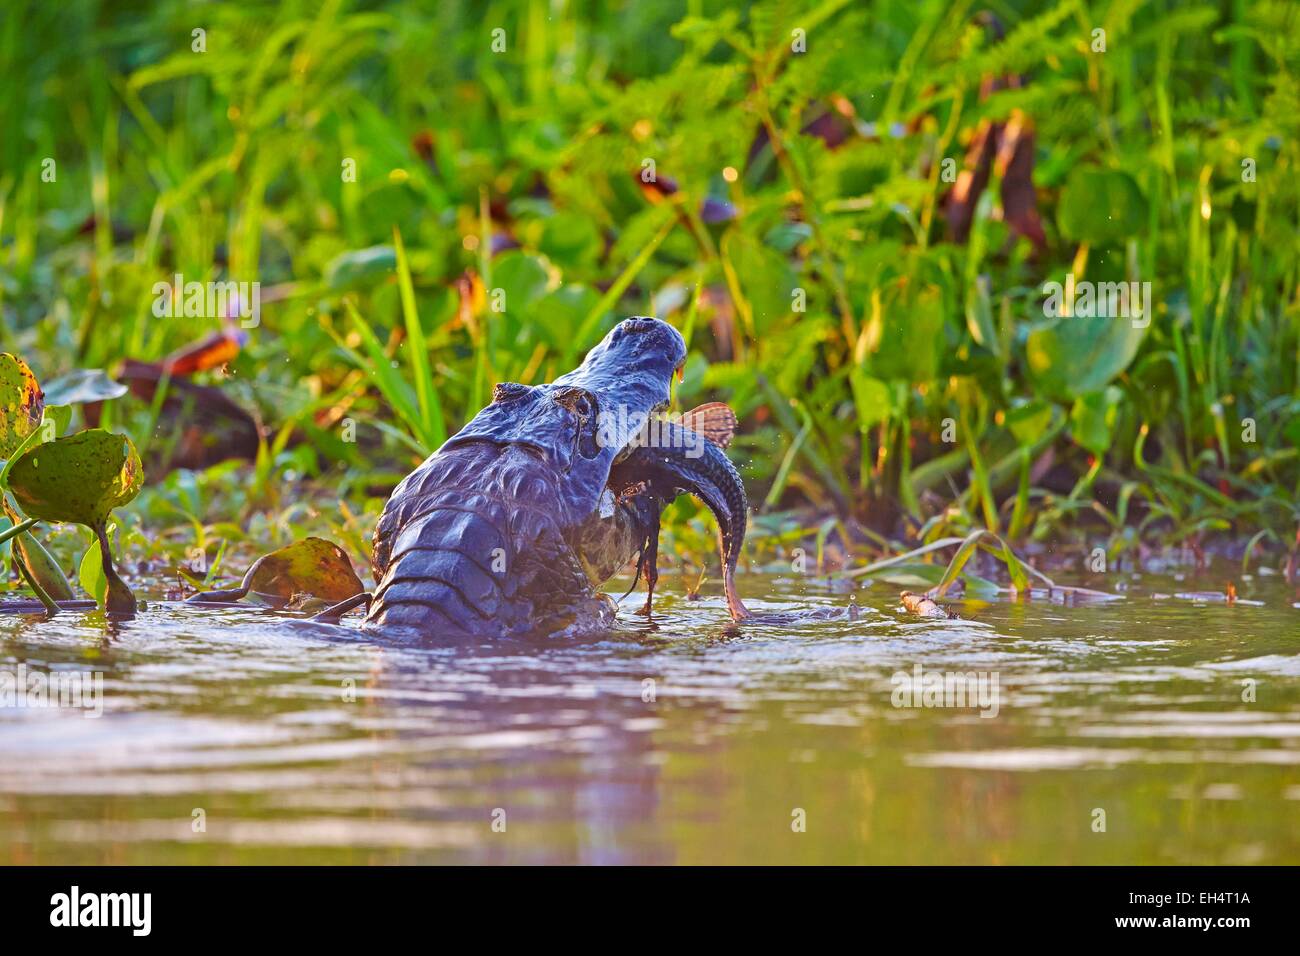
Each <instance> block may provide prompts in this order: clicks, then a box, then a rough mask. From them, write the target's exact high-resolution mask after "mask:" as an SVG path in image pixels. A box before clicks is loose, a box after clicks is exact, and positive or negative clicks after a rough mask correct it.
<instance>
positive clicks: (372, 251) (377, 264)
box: [325, 246, 397, 292]
mask: <svg viewBox="0 0 1300 956" xmlns="http://www.w3.org/2000/svg"><path fill="white" fill-rule="evenodd" d="M396 269H397V250H395V249H394V248H393V247H392V246H371V247H370V248H368V249H354V250H352V251H350V252H345V253H342V254H341V255H339V256H336V257H335V258H334V259H333V260H332V261H331V262H330V264H329V265H328V266H326V267H325V284H326V285H327V286H328V287H329V289H330V291H332V292H343V291H346V290H347V289H350V288H353V287H355V286H361V285H370V284H374V283H377V282H379V281H381V280H383V279H386V278H388V277H389V276H391V275H393V274H394V273H395V271H396Z"/></svg>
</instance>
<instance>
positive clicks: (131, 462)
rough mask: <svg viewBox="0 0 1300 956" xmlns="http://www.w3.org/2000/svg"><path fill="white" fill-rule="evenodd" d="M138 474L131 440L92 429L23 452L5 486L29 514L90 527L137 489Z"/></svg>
mask: <svg viewBox="0 0 1300 956" xmlns="http://www.w3.org/2000/svg"><path fill="white" fill-rule="evenodd" d="M142 477H143V476H142V473H141V466H140V456H139V455H137V454H136V451H135V446H134V445H133V444H131V439H129V438H127V437H126V436H125V435H115V434H113V433H112V432H107V431H104V430H103V429H99V428H94V429H90V430H88V431H84V432H78V433H77V434H75V435H70V436H68V437H66V438H56V439H55V440H54V441H52V442H46V443H45V444H43V445H37V446H36V447H35V448H33V449H30V450H29V451H27V452H26V453H25V454H24V455H23V456H22V457H21V458H19V459H18V460H17V461H15V462H14V465H13V468H12V469H11V470H10V472H9V488H10V490H11V491H12V492H13V495H14V497H15V498H16V499H17V500H18V504H19V505H20V506H21V507H22V509H23V511H24V512H26V513H27V514H28V515H30V516H32V517H33V518H40V519H41V520H43V521H75V522H77V523H78V524H84V525H86V526H87V527H89V528H95V527H97V526H99V525H102V524H103V522H104V520H105V519H106V518H107V517H108V514H109V512H110V511H112V510H113V509H114V508H117V507H120V506H121V505H124V504H126V503H127V502H129V501H130V500H131V499H133V498H134V497H135V496H136V495H137V494H138V493H139V491H140V485H141V481H142Z"/></svg>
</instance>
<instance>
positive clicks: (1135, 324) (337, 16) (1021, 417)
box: [0, 0, 1300, 570]
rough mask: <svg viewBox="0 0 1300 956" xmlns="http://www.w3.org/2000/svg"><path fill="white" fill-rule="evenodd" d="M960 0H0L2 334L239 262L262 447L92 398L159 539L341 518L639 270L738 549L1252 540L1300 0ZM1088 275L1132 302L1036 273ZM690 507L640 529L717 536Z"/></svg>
mask: <svg viewBox="0 0 1300 956" xmlns="http://www.w3.org/2000/svg"><path fill="white" fill-rule="evenodd" d="M987 7H988V10H989V11H991V14H990V13H989V12H987V11H985V8H984V7H983V6H980V5H975V4H970V3H963V2H947V0H945V2H916V3H912V2H908V3H899V2H858V3H849V2H843V0H829V2H821V3H818V2H808V3H797V2H788V3H774V2H762V3H757V4H753V5H740V4H736V5H728V4H718V3H707V2H683V3H630V2H629V3H614V4H607V5H604V4H579V3H571V4H563V3H548V2H543V0H498V2H492V3H488V4H486V5H484V6H482V7H478V6H477V5H460V4H423V3H403V2H398V3H387V4H379V3H344V2H324V3H307V2H285V3H280V2H268V3H239V4H220V5H218V4H205V5H198V6H196V5H193V4H191V3H187V2H181V0H171V2H158V3H154V4H150V5H149V6H148V8H147V9H141V8H139V7H137V6H135V5H128V4H120V5H119V4H113V3H94V2H84V3H72V4H68V5H64V4H49V3H35V2H26V0H18V2H16V3H10V4H8V5H7V6H6V12H5V14H4V18H3V22H2V23H3V25H2V26H0V63H3V73H4V77H5V83H4V84H3V86H0V351H9V352H14V353H17V354H20V355H22V356H24V357H25V358H26V359H27V361H28V362H29V364H30V365H31V366H32V368H33V369H34V370H35V372H36V374H37V375H38V377H39V378H40V379H41V381H42V382H46V381H49V380H53V379H54V378H55V377H56V376H58V375H60V374H61V373H65V372H67V371H69V370H72V369H77V368H104V369H108V370H110V371H111V372H114V373H117V372H118V371H120V368H121V363H122V362H123V361H124V360H126V359H134V360H137V361H156V360H158V359H161V358H162V357H163V356H166V355H168V354H169V353H171V352H173V351H174V350H176V349H178V348H180V347H183V346H185V345H186V344H187V343H190V342H193V341H195V340H196V339H200V338H202V337H203V336H204V335H206V334H209V333H213V332H217V331H219V330H220V329H221V328H222V325H223V324H222V320H221V318H220V317H219V316H215V315H213V316H209V317H207V318H176V317H170V316H164V317H159V316H157V315H156V314H155V311H154V308H153V306H154V302H155V298H156V295H155V292H154V291H153V289H154V285H155V283H158V282H160V281H161V282H170V281H171V280H172V277H173V276H174V275H176V274H180V275H182V276H184V279H185V281H194V280H197V281H210V280H225V279H231V280H236V281H247V282H253V281H256V282H259V283H260V284H261V301H262V311H261V316H260V324H258V325H257V326H256V327H254V328H249V329H247V330H246V335H247V339H246V341H245V342H244V343H243V347H242V349H241V350H240V351H239V353H238V354H237V355H236V356H234V357H233V358H232V359H231V361H230V362H229V365H228V366H227V367H226V368H225V369H224V370H222V369H220V368H217V369H210V370H207V371H203V372H201V373H200V374H199V377H198V380H199V381H200V382H201V383H206V384H209V385H214V386H216V387H219V388H220V389H221V391H222V392H223V393H224V394H225V395H227V396H228V397H230V398H232V399H233V400H234V401H235V402H237V403H239V404H241V405H243V406H244V407H245V408H247V409H249V410H250V411H253V412H254V414H255V417H256V418H257V420H258V422H259V424H260V425H261V430H262V437H261V440H260V447H258V448H255V455H254V457H255V459H256V460H255V461H254V462H252V463H251V464H249V463H239V462H226V463H224V464H218V465H215V466H214V467H211V468H208V469H206V470H200V471H197V472H191V471H173V472H171V473H170V474H168V475H166V476H165V477H164V476H162V475H161V474H160V471H161V469H159V468H157V467H156V466H157V463H158V462H159V461H161V460H162V456H163V455H164V452H165V449H163V450H160V447H159V446H160V444H164V443H167V442H170V441H174V438H175V433H176V432H177V431H183V430H184V427H185V422H184V421H180V422H176V421H170V420H169V419H171V418H176V417H180V416H183V415H184V414H185V410H184V409H183V408H182V409H181V410H180V411H178V412H176V413H175V414H172V413H169V412H168V407H167V406H166V404H165V402H164V401H163V398H162V396H163V395H164V394H165V392H166V383H165V382H164V383H163V385H164V387H163V389H162V390H161V391H159V392H156V393H154V394H153V397H152V399H151V400H148V401H146V400H141V399H140V398H139V397H125V398H121V399H118V400H116V401H114V402H110V403H107V404H105V405H104V407H103V410H102V414H101V418H102V420H103V421H102V423H103V424H104V426H105V427H112V428H114V429H116V430H118V431H122V432H125V433H127V434H128V435H130V436H131V437H132V438H133V439H134V441H135V443H136V445H137V446H138V447H139V449H140V451H141V454H142V456H143V458H144V460H145V469H146V474H149V472H150V471H151V470H152V472H153V474H150V475H149V477H150V478H151V479H152V480H153V483H152V484H151V485H150V486H149V487H147V488H146V490H145V491H144V492H143V493H142V494H141V495H140V497H139V498H138V499H137V501H136V502H134V503H133V504H132V505H131V506H129V507H127V508H125V509H123V510H122V514H121V515H120V516H119V521H121V522H123V523H124V524H125V525H128V526H129V528H128V529H126V530H125V531H124V533H123V539H124V543H125V542H130V543H133V544H134V546H136V547H137V548H140V549H143V550H142V551H141V552H140V553H142V554H150V553H153V554H156V555H158V556H159V557H160V558H164V559H166V557H167V556H168V555H171V556H172V557H173V558H174V557H175V555H176V554H178V553H179V552H180V551H188V550H190V549H193V548H199V549H206V553H207V557H208V560H211V559H212V557H213V555H214V554H216V553H217V552H218V548H219V547H220V546H221V544H220V543H221V542H222V541H225V542H240V541H247V542H249V545H250V546H254V545H255V546H256V547H255V548H254V550H266V547H265V546H266V545H268V544H278V543H284V542H285V541H287V540H289V539H291V538H294V537H299V536H301V535H302V534H303V533H305V532H306V531H308V530H318V531H321V532H322V533H325V534H327V536H329V537H332V538H334V539H336V540H339V541H341V542H343V543H345V544H346V545H347V546H348V548H349V549H350V550H352V551H353V553H354V554H356V555H358V556H360V555H362V554H364V553H366V551H367V541H368V537H369V534H370V530H371V528H372V526H373V517H374V515H375V514H376V513H377V511H378V508H379V507H380V506H381V505H382V502H383V500H384V497H385V496H386V494H387V490H388V489H389V488H390V487H391V485H392V484H393V483H394V482H395V481H396V480H397V479H398V478H399V477H400V476H401V475H402V474H404V473H405V472H406V471H408V470H409V469H410V467H411V466H412V465H413V464H414V463H415V462H417V461H418V460H419V459H420V458H421V457H422V456H423V455H424V454H426V453H427V452H428V451H429V450H431V449H432V448H435V447H437V445H438V444H439V443H440V442H441V441H442V440H443V438H444V437H445V436H446V435H447V434H449V433H450V432H452V431H454V430H455V429H456V428H457V427H458V426H459V424H460V423H461V422H463V421H464V420H466V418H467V417H468V416H470V415H472V414H473V413H474V412H475V411H476V410H477V409H478V408H479V407H481V405H482V404H484V402H485V401H486V400H487V397H488V395H489V392H490V390H491V387H492V385H493V383H494V382H497V381H504V380H514V381H522V382H538V381H545V380H548V379H549V378H551V377H553V376H554V375H556V374H558V373H560V372H562V371H564V370H566V369H568V368H569V367H571V366H572V365H573V363H574V362H575V361H576V360H577V359H578V358H579V357H580V356H581V354H582V352H583V351H584V350H585V349H586V348H587V347H589V346H590V345H591V344H592V343H594V342H595V341H596V339H597V338H598V337H599V335H600V334H601V333H602V332H603V331H604V330H605V329H607V328H608V327H609V326H610V325H611V324H612V323H613V322H615V321H616V320H617V319H618V318H620V317H622V316H625V315H629V314H654V315H658V316H660V317H661V318H665V319H667V320H669V321H671V322H673V323H674V324H676V325H677V327H678V328H680V329H681V330H682V331H683V333H684V334H685V335H686V337H687V339H688V341H689V343H690V346H691V358H690V360H689V363H688V367H687V371H686V375H685V378H684V380H683V381H682V382H681V384H680V386H679V388H678V394H677V400H678V405H679V409H686V408H689V407H691V406H692V405H694V404H696V403H698V402H701V401H705V400H710V399H720V400H724V401H727V402H730V403H731V404H732V405H733V407H734V408H735V409H736V411H737V413H738V414H739V416H740V419H741V430H742V433H743V434H742V435H741V436H740V438H739V439H738V441H737V443H736V446H734V449H733V452H734V454H733V457H734V458H735V459H736V460H737V463H738V464H739V465H740V467H741V469H742V473H743V474H744V475H745V477H746V479H747V481H748V483H749V490H750V497H751V500H752V501H753V502H754V503H755V504H756V505H758V506H759V509H760V511H761V512H762V514H761V515H760V516H759V518H758V519H757V520H756V528H757V531H756V532H755V540H756V541H757V547H758V548H760V549H764V548H766V547H770V546H772V545H773V544H774V543H784V544H786V545H789V544H791V543H793V542H794V541H796V540H802V539H811V540H815V541H816V542H817V545H818V548H819V554H820V549H821V546H822V545H825V544H828V543H835V546H836V547H841V546H843V545H844V544H845V543H846V542H847V543H848V545H849V547H850V549H852V550H854V551H855V553H857V554H859V555H862V554H865V553H869V552H877V551H879V550H882V549H885V548H887V547H889V546H890V545H891V543H896V544H898V545H904V544H905V545H906V546H911V545H912V544H915V543H917V542H918V540H919V539H925V540H935V539H938V538H941V537H944V536H949V535H953V534H959V535H964V534H966V533H968V532H969V531H971V530H973V529H977V528H987V529H989V530H993V531H996V532H998V533H1000V534H1002V535H1003V536H1009V538H1010V539H1012V540H1015V541H1024V540H1027V539H1030V538H1036V539H1038V540H1047V539H1059V538H1062V537H1068V536H1076V535H1080V534H1086V535H1087V536H1089V538H1090V540H1092V541H1093V542H1096V541H1097V540H1101V541H1102V543H1105V544H1106V546H1107V547H1108V548H1109V550H1110V551H1111V552H1112V553H1119V552H1121V551H1125V550H1128V549H1132V548H1134V547H1136V546H1137V544H1138V543H1139V542H1140V541H1145V542H1157V543H1171V544H1183V543H1187V542H1191V543H1193V544H1195V545H1198V546H1199V545H1200V543H1201V542H1203V541H1204V540H1205V539H1206V538H1207V537H1208V536H1210V535H1212V534H1214V533H1224V534H1225V535H1232V536H1234V537H1236V538H1237V539H1238V540H1250V541H1251V543H1252V545H1255V546H1270V547H1273V548H1275V549H1282V548H1285V547H1287V546H1288V545H1289V542H1290V541H1291V540H1292V538H1293V537H1294V534H1295V529H1296V526H1297V516H1298V515H1297V513H1298V506H1297V491H1298V490H1300V460H1297V451H1296V444H1297V439H1300V300H1298V299H1297V275H1298V266H1297V263H1298V261H1300V257H1297V248H1298V245H1300V230H1298V229H1297V222H1298V219H1300V79H1298V76H1297V70H1300V8H1297V6H1296V5H1295V4H1294V3H1292V2H1289V0H1277V2H1253V0H1218V2H1214V3H1185V2H1175V0H1149V2H1142V0H1113V2H1108V3H1102V2H1096V3H1085V2H1082V0H1075V2H1059V3H1057V2H1049V3H1033V2H999V3H993V4H989V5H987ZM196 30H201V31H203V32H201V33H196V32H195V31H196ZM495 31H500V32H495ZM1098 31H1101V32H1098ZM200 47H201V48H202V49H201V50H199V49H198V48H200ZM651 172H653V175H651ZM970 174H973V176H974V185H975V187H976V188H971V185H972V183H971V181H970ZM647 180H651V181H647ZM981 185H982V186H983V188H978V187H980V186H981ZM1067 275H1068V276H1070V277H1072V278H1070V279H1068V280H1067ZM1119 281H1126V282H1136V283H1150V286H1149V287H1148V288H1149V289H1150V294H1151V298H1150V308H1149V310H1148V311H1147V312H1146V313H1145V314H1143V315H1142V316H1140V317H1139V320H1136V321H1134V320H1130V317H1127V316H1118V317H1117V316H1113V315H1100V316H1097V315H1094V316H1088V315H1087V311H1088V307H1087V306H1086V305H1084V304H1083V303H1076V305H1078V308H1076V309H1075V312H1076V314H1074V315H1055V316H1054V315H1049V314H1048V312H1049V311H1051V310H1050V309H1045V300H1046V299H1047V298H1048V294H1047V293H1046V292H1045V291H1044V284H1045V283H1050V282H1057V283H1062V285H1066V284H1067V282H1068V283H1070V286H1069V287H1070V288H1073V287H1075V286H1076V285H1077V284H1086V283H1102V282H1119ZM79 414H82V413H79ZM74 427H75V425H74ZM231 427H232V428H233V427H234V426H233V425H232V426H231ZM202 430H203V431H205V433H210V436H209V437H212V436H220V434H221V432H222V426H221V424H220V422H218V423H217V424H216V425H213V423H211V422H206V423H205V424H204V425H203V429H202ZM169 435H170V436H171V437H168V436H169ZM151 462H152V463H153V467H152V468H151ZM693 508H694V506H693V505H686V504H683V505H678V506H675V508H674V512H673V516H672V517H673V519H674V520H673V521H672V522H671V523H670V525H669V531H670V534H671V535H672V540H671V541H666V542H665V546H664V551H665V552H671V551H672V550H673V548H674V546H676V547H678V548H681V549H685V550H688V551H692V552H694V553H695V554H697V555H698V556H700V557H701V558H702V557H703V556H705V555H707V554H709V552H710V549H711V544H710V541H711V533H710V532H709V530H708V526H707V519H706V518H704V517H703V516H701V515H697V514H696V513H695V511H694V510H693ZM67 533H68V534H69V535H72V534H76V533H77V532H74V531H71V530H70V531H68V532H67ZM78 540H81V539H78ZM164 563H165V561H164ZM214 570H215V569H214Z"/></svg>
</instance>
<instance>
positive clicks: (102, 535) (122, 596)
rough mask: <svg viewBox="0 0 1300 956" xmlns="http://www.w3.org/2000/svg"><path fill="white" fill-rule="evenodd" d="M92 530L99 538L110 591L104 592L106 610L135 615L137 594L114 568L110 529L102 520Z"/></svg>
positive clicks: (101, 556)
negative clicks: (109, 542) (109, 537)
mask: <svg viewBox="0 0 1300 956" xmlns="http://www.w3.org/2000/svg"><path fill="white" fill-rule="evenodd" d="M91 530H93V531H94V532H95V537H96V538H98V539H99V557H100V561H101V563H102V564H103V570H104V577H105V579H106V580H107V581H108V591H107V592H106V593H105V594H104V611H105V612H106V613H108V614H118V615H122V616H124V617H134V616H135V595H134V594H132V593H131V589H130V588H129V587H127V586H126V582H125V581H123V580H122V579H121V578H119V577H118V576H117V571H116V570H115V569H114V568H113V554H112V551H111V549H110V548H109V546H108V530H107V529H106V528H105V526H104V523H103V522H102V521H101V522H99V523H98V524H96V525H95V526H94V527H93V528H92V529H91Z"/></svg>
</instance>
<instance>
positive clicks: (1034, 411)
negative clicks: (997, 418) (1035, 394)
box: [1006, 398, 1052, 446]
mask: <svg viewBox="0 0 1300 956" xmlns="http://www.w3.org/2000/svg"><path fill="white" fill-rule="evenodd" d="M1006 423H1007V428H1009V429H1011V434H1012V435H1014V436H1015V438H1016V442H1017V443H1018V444H1020V445H1021V446H1028V445H1032V444H1033V443H1034V442H1036V441H1037V440H1038V438H1039V437H1040V436H1041V435H1042V434H1043V432H1045V431H1047V428H1048V426H1049V425H1051V424H1052V406H1051V405H1049V404H1048V403H1047V402H1045V401H1043V400H1042V399H1041V398H1034V399H1030V400H1029V401H1026V402H1022V403H1021V404H1019V405H1017V406H1015V407H1014V408H1011V409H1008V411H1007V414H1006Z"/></svg>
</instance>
